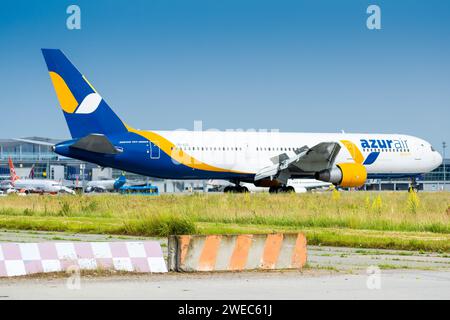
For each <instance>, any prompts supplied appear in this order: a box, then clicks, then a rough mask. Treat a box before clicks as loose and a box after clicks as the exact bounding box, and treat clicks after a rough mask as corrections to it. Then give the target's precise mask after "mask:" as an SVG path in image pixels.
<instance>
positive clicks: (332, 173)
mask: <svg viewBox="0 0 450 320" xmlns="http://www.w3.org/2000/svg"><path fill="white" fill-rule="evenodd" d="M315 178H316V180H320V181H325V182H331V183H333V184H335V185H339V186H341V187H344V188H355V187H361V186H363V185H364V183H365V182H366V179H367V171H366V168H365V167H364V166H363V165H362V164H359V163H339V164H337V165H336V166H333V167H332V168H331V169H326V170H323V171H320V172H317V173H316V174H315Z"/></svg>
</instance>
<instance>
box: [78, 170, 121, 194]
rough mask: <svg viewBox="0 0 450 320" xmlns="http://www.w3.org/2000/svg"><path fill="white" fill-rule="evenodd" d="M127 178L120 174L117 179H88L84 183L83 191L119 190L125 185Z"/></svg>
mask: <svg viewBox="0 0 450 320" xmlns="http://www.w3.org/2000/svg"><path fill="white" fill-rule="evenodd" d="M126 182H127V179H126V178H125V176H124V175H123V174H122V175H120V176H119V177H118V178H117V179H109V180H93V181H89V182H88V183H87V185H86V189H85V192H105V191H108V192H111V191H116V190H119V188H120V187H122V186H123V185H125V183H126Z"/></svg>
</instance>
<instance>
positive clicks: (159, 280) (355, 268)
mask: <svg viewBox="0 0 450 320" xmlns="http://www.w3.org/2000/svg"><path fill="white" fill-rule="evenodd" d="M131 239H139V240H141V239H149V238H135V237H121V236H120V237H119V236H118V237H111V236H103V235H78V234H68V233H55V232H26V231H18V232H16V231H2V232H0V241H15V242H38V241H105V240H107V241H123V240H131ZM152 239H155V238H152ZM157 240H159V241H160V242H161V244H162V248H163V251H164V252H166V251H167V244H166V241H167V240H166V239H157ZM78 284H79V286H78ZM92 298H96V299H450V256H449V255H448V254H445V253H419V252H410V251H397V250H375V249H359V248H336V247H320V246H308V267H307V268H305V269H304V270H303V271H302V272H299V271H285V272H242V273H206V274H199V273H196V274H183V273H169V274H153V275H135V274H127V275H108V276H101V277H93V276H90V275H85V276H81V277H80V278H79V282H78V279H75V278H70V277H69V275H64V274H62V275H57V276H55V275H38V276H31V277H26V278H2V279H0V300H1V299H92Z"/></svg>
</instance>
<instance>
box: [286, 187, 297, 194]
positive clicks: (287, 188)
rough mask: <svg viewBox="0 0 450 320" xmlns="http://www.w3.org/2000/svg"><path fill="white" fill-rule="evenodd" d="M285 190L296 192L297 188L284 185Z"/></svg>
mask: <svg viewBox="0 0 450 320" xmlns="http://www.w3.org/2000/svg"><path fill="white" fill-rule="evenodd" d="M284 192H286V193H294V192H295V189H294V187H290V186H289V187H284Z"/></svg>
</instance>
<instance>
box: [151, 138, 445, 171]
mask: <svg viewBox="0 0 450 320" xmlns="http://www.w3.org/2000/svg"><path fill="white" fill-rule="evenodd" d="M154 132H155V133H156V134H158V135H160V136H162V137H163V138H165V139H167V140H168V141H170V142H172V143H173V144H174V145H175V147H174V150H173V151H172V152H177V151H178V150H182V152H183V154H184V155H185V156H186V157H187V156H189V157H192V158H195V159H196V160H198V161H200V162H201V163H204V164H207V165H210V166H214V167H218V168H222V169H224V170H232V171H238V172H244V173H252V174H254V173H256V172H258V171H259V170H260V169H261V168H264V167H267V166H270V165H271V164H272V161H271V158H272V157H275V156H278V155H280V154H282V153H286V154H287V155H288V156H289V157H291V156H295V152H294V150H295V149H299V148H301V147H303V146H308V147H312V146H315V145H317V144H319V143H321V142H338V143H339V144H340V145H341V151H340V152H339V154H338V155H337V158H336V159H335V163H344V162H353V161H354V158H353V157H352V154H351V153H350V150H349V149H348V148H347V147H345V145H344V144H343V143H342V141H351V142H352V143H353V144H354V146H356V148H357V149H358V150H359V152H360V154H362V156H363V158H364V159H367V158H368V156H369V155H370V154H371V153H378V155H376V160H375V161H373V163H370V164H364V166H365V167H366V170H367V173H368V175H369V177H370V176H371V175H386V176H391V175H394V176H395V175H414V174H421V173H426V172H430V171H432V170H433V169H435V168H436V167H438V166H439V165H440V164H441V163H442V157H441V155H440V154H439V153H438V152H436V151H435V150H434V149H433V148H432V146H431V145H430V143H428V142H426V141H425V140H423V139H420V138H417V137H413V136H409V135H402V134H346V133H280V132H215V131H212V132H209V131H206V132H205V131H203V132H195V131H154ZM190 161H192V160H190Z"/></svg>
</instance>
